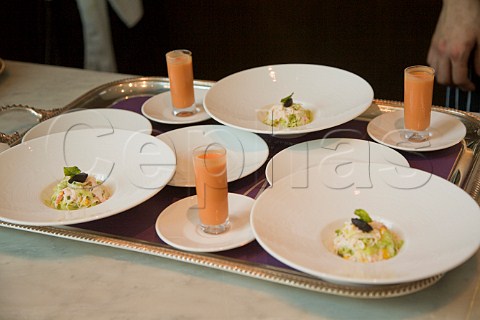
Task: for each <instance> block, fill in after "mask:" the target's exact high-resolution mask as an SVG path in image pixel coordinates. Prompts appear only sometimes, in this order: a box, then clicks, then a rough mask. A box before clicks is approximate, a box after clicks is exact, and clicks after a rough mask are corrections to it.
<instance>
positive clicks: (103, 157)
mask: <svg viewBox="0 0 480 320" xmlns="http://www.w3.org/2000/svg"><path fill="white" fill-rule="evenodd" d="M64 166H78V167H79V168H80V169H81V170H82V171H84V172H87V173H89V174H90V175H93V176H95V177H96V178H97V179H99V180H102V181H104V184H105V186H106V187H107V188H108V189H109V190H110V192H111V194H112V196H111V198H110V199H108V200H107V201H105V202H104V203H102V204H99V205H97V206H94V207H90V208H86V209H79V210H72V211H66V210H56V209H53V208H51V207H49V206H48V205H47V204H46V203H45V201H46V200H48V199H49V198H50V196H51V194H52V189H53V187H54V186H55V185H56V184H57V183H58V182H59V181H60V180H61V179H62V178H63V167H64ZM174 172H175V155H174V153H173V151H172V150H171V149H170V148H169V147H168V146H167V145H166V144H165V143H163V142H162V141H160V140H158V139H156V138H155V137H152V136H151V135H146V134H142V133H137V132H132V131H125V130H120V129H116V130H112V129H86V130H73V131H70V132H68V133H54V134H51V135H48V136H43V137H40V138H37V139H33V140H30V141H27V142H23V143H22V144H20V145H17V146H15V147H12V148H10V149H8V150H6V151H4V152H2V153H0V176H1V177H2V179H0V190H2V192H1V193H0V219H1V220H4V221H7V222H11V223H18V224H25V225H65V224H73V223H80V222H87V221H92V220H97V219H101V218H104V217H108V216H111V215H114V214H116V213H119V212H122V211H125V210H127V209H130V208H132V207H134V206H135V205H137V204H139V203H141V202H143V201H145V200H147V199H149V198H150V197H152V196H153V195H155V194H156V193H157V192H159V191H160V190H161V189H162V188H163V187H164V186H165V185H166V184H167V182H168V181H169V180H170V179H171V177H172V176H173V173H174Z"/></svg>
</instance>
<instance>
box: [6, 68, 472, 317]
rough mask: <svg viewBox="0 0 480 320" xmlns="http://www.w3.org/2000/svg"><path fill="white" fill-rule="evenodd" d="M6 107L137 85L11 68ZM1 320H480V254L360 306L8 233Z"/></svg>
mask: <svg viewBox="0 0 480 320" xmlns="http://www.w3.org/2000/svg"><path fill="white" fill-rule="evenodd" d="M6 64H7V67H6V70H5V71H4V73H2V74H1V75H0V106H5V105H10V104H24V105H29V106H32V107H39V108H57V107H62V106H64V105H66V104H68V103H69V102H71V101H73V100H74V99H75V98H77V97H79V96H80V95H82V94H83V93H85V92H87V91H88V90H90V89H93V88H95V87H97V86H98V85H101V84H104V83H107V82H110V81H114V80H118V79H122V78H127V77H130V76H129V75H121V74H109V73H100V72H95V71H86V70H79V69H69V68H62V67H53V66H46V65H38V64H30V63H23V62H15V61H6ZM0 284H1V289H0V319H472V320H473V319H480V290H479V289H480V254H479V253H477V254H476V255H475V256H474V257H472V258H471V259H470V260H469V261H467V262H466V263H464V264H463V265H461V266H459V267H458V268H456V269H455V270H452V271H451V272H449V273H447V274H446V275H445V277H444V278H443V279H441V280H440V281H439V282H438V283H437V284H435V285H434V286H432V287H430V288H428V289H425V290H423V291H420V292H418V293H414V294H411V295H407V296H403V297H398V298H388V299H382V300H366V299H351V298H344V297H338V296H333V295H328V294H320V293H315V292H310V291H308V290H303V289H296V288H293V287H288V286H284V285H280V284H275V283H270V282H266V281H263V280H257V279H253V278H249V277H245V276H241V275H236V274H231V273H227V272H223V271H218V270H215V269H210V268H204V267H199V266H195V265H191V264H187V263H183V262H177V261H173V260H169V259H165V258H160V257H156V256H150V255H146V254H142V253H136V252H130V251H126V250H122V249H116V248H110V247H105V246H100V245H96V244H88V243H83V242H78V241H74V240H68V239H63V238H57V237H53V236H47V235H41V234H35V233H31V232H26V231H19V230H13V229H8V228H2V227H0Z"/></svg>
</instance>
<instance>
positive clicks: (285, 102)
mask: <svg viewBox="0 0 480 320" xmlns="http://www.w3.org/2000/svg"><path fill="white" fill-rule="evenodd" d="M293 93H294V92H292V94H291V95H289V96H288V97H285V98H283V99H282V100H280V102H281V103H282V104H283V107H284V108H288V107H290V106H291V105H292V104H293V99H292V96H293Z"/></svg>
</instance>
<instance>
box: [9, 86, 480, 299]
mask: <svg viewBox="0 0 480 320" xmlns="http://www.w3.org/2000/svg"><path fill="white" fill-rule="evenodd" d="M213 83H214V82H211V81H195V86H197V87H207V88H208V87H211V86H212V85H213ZM166 90H168V79H166V78H160V77H139V78H132V79H124V80H119V81H115V82H111V83H108V84H105V85H102V86H99V87H97V88H95V89H93V90H91V91H89V92H87V93H86V94H84V95H83V96H81V97H79V98H78V99H76V100H74V101H72V102H71V103H69V104H68V105H66V106H65V107H63V108H59V109H55V110H40V109H35V108H32V107H28V106H7V107H3V108H2V109H1V110H0V123H1V118H2V117H3V116H4V115H5V114H7V113H10V112H12V110H14V112H17V113H22V112H23V116H25V115H26V116H28V117H31V119H35V120H32V123H33V124H32V126H33V125H34V124H35V123H38V122H41V121H44V120H45V119H48V118H50V117H52V116H55V115H58V114H61V113H65V112H71V111H73V110H75V109H86V108H93V107H95V108H105V107H110V106H112V105H113V104H115V103H117V102H119V101H122V100H125V99H129V98H132V97H138V96H152V95H156V94H158V93H161V92H164V91H166ZM402 108H403V104H402V103H401V102H396V101H388V100H378V99H376V100H374V101H373V103H372V105H371V106H370V107H369V109H368V110H367V111H366V112H364V113H363V114H362V115H360V116H359V117H358V118H357V120H360V121H370V120H371V119H373V118H374V117H376V116H378V115H381V114H383V113H387V112H393V111H396V110H400V109H402ZM434 110H435V111H439V112H445V113H448V114H451V115H454V116H456V117H458V118H459V119H460V120H461V121H462V122H463V123H464V124H465V126H466V128H467V134H466V137H465V139H464V140H463V141H462V146H461V149H460V152H459V154H458V157H457V159H456V161H455V163H454V166H453V168H452V170H451V172H450V175H449V180H450V181H451V182H452V183H455V184H456V185H458V186H460V187H461V188H463V189H464V190H465V191H466V192H468V193H469V194H470V195H471V196H472V197H473V198H474V199H475V200H476V201H477V203H480V202H479V200H480V199H479V194H480V177H479V174H480V170H479V166H480V164H479V157H480V151H479V143H480V118H479V117H478V116H476V115H474V114H471V113H467V112H463V111H458V110H454V109H448V108H443V107H434ZM22 129H23V131H24V132H20V131H14V132H11V133H0V142H6V143H8V144H9V145H15V144H17V143H19V142H20V141H21V137H22V135H23V134H24V133H25V132H26V130H25V128H22ZM0 226H2V227H6V228H12V229H17V230H23V231H28V232H34V233H40V234H46V235H51V236H57V237H61V238H66V239H72V240H77V241H83V242H88V243H94V244H100V245H105V246H110V247H115V248H121V249H125V250H131V251H136V252H141V253H146V254H150V255H155V256H159V257H163V258H167V259H172V260H176V261H183V262H186V263H191V264H195V265H200V266H204V267H209V268H214V269H218V270H222V271H226V272H231V273H235V274H241V275H244V276H249V277H252V278H256V279H261V280H265V281H270V282H275V283H280V284H283V285H287V286H292V287H297V288H302V289H306V290H310V291H316V292H321V293H327V294H332V295H338V296H345V297H354V298H369V299H375V298H390V297H398V296H403V295H406V294H411V293H414V292H417V291H420V290H423V289H425V288H428V287H430V286H432V285H433V284H435V283H437V282H438V281H439V280H440V279H441V278H442V277H443V274H440V275H436V276H433V277H430V278H427V279H423V280H419V281H415V282H409V283H401V284H395V285H381V286H357V285H355V286H350V285H342V284H335V283H330V282H326V281H323V280H322V279H319V278H316V277H312V276H310V275H308V274H306V273H302V272H298V271H292V270H289V269H283V268H278V267H272V266H269V265H263V264H259V263H252V262H248V261H244V260H238V259H232V258H227V257H223V256H219V255H216V254H201V253H190V252H185V251H180V250H177V249H175V248H172V247H170V246H167V245H162V244H157V243H150V242H145V241H141V240H138V239H131V238H125V237H118V236H114V235H111V234H103V233H98V232H94V231H89V230H85V229H79V228H73V227H69V226H62V227H35V226H24V225H17V224H11V223H7V222H3V221H0Z"/></svg>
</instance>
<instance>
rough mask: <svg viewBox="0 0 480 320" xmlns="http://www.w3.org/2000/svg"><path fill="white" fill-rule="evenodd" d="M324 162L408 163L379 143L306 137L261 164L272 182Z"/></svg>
mask: <svg viewBox="0 0 480 320" xmlns="http://www.w3.org/2000/svg"><path fill="white" fill-rule="evenodd" d="M326 163H338V164H344V165H346V166H350V167H352V168H353V167H358V166H364V167H365V166H368V165H369V164H370V163H386V164H391V165H393V166H400V167H409V166H410V165H409V163H408V161H407V159H405V157H404V156H402V155H401V154H400V153H398V152H397V151H395V150H393V149H391V148H388V147H385V146H383V145H381V144H378V143H374V142H370V141H365V140H358V139H337V138H327V139H318V140H312V141H306V142H302V143H299V144H296V145H293V146H291V147H288V148H286V149H283V150H282V151H280V152H279V153H277V154H276V155H275V156H274V157H273V158H272V159H270V161H269V162H268V164H267V167H266V168H265V176H266V178H267V181H268V182H269V183H270V185H273V183H274V182H276V181H278V180H280V179H282V178H284V177H286V176H289V175H290V174H292V173H293V172H298V171H304V170H305V169H307V168H311V169H314V167H317V166H321V165H322V164H326ZM304 172H305V173H308V171H304ZM297 177H300V176H297ZM307 177H308V175H305V176H303V177H301V179H302V180H304V179H307ZM292 183H293V182H292ZM297 183H298V182H297Z"/></svg>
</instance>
